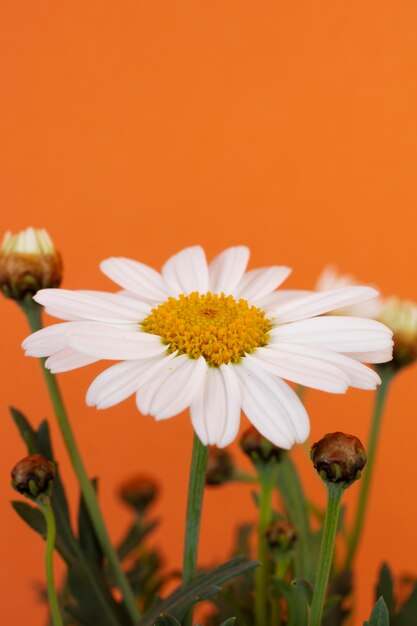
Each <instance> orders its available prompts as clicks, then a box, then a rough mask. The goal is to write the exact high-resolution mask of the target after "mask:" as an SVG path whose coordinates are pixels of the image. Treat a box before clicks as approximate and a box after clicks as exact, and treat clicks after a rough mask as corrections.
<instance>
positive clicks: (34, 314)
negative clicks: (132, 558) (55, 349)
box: [21, 301, 141, 624]
mask: <svg viewBox="0 0 417 626" xmlns="http://www.w3.org/2000/svg"><path fill="white" fill-rule="evenodd" d="M21 308H22V310H23V312H24V313H25V315H26V317H27V319H28V322H29V325H30V328H31V330H32V332H36V331H37V330H40V328H42V320H41V308H40V307H39V305H37V304H36V303H35V302H33V301H30V302H25V303H24V304H22V305H21ZM40 361H41V365H42V371H43V374H44V377H45V381H46V385H47V387H48V391H49V395H50V397H51V401H52V405H53V407H54V410H55V415H56V418H57V422H58V425H59V428H60V430H61V434H62V437H63V439H64V443H65V445H66V448H67V452H68V455H69V457H70V459H71V463H72V466H73V468H74V471H75V474H76V476H77V478H78V482H79V485H80V489H81V492H82V494H83V498H84V502H85V505H86V507H87V510H88V513H89V515H90V518H91V522H92V524H93V526H94V529H95V531H96V534H97V539H98V541H99V543H100V545H101V548H102V550H103V552H104V554H105V555H106V557H107V559H108V562H109V566H110V568H111V570H112V572H113V576H114V579H115V581H116V584H117V585H118V587H119V589H120V591H121V593H122V596H123V600H124V603H125V606H126V610H127V611H128V613H129V615H130V618H131V620H132V623H133V624H136V623H137V622H139V619H140V617H141V614H140V611H139V609H138V607H137V605H136V600H135V596H134V595H133V592H132V589H131V587H130V585H129V583H128V580H127V578H126V576H125V574H124V572H123V571H122V569H121V566H120V563H119V559H118V557H117V554H116V551H115V550H114V548H113V546H112V544H111V541H110V537H109V535H108V533H107V529H106V526H105V524H104V521H103V518H102V516H101V512H100V508H99V506H98V502H97V497H96V493H95V491H94V488H93V486H92V484H91V481H90V479H89V477H88V474H87V471H86V468H85V465H84V463H83V460H82V458H81V455H80V452H79V450H78V446H77V443H76V441H75V437H74V434H73V432H72V428H71V425H70V422H69V419H68V415H67V412H66V409H65V405H64V402H63V399H62V395H61V392H60V390H59V387H58V383H57V381H56V378H55V377H54V375H53V374H51V372H50V371H49V370H48V369H46V367H45V365H44V364H45V359H40Z"/></svg>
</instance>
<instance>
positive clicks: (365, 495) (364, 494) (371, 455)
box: [344, 367, 395, 569]
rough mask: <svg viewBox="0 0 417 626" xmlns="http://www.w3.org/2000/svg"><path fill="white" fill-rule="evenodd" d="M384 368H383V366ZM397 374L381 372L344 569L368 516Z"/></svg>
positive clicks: (346, 567) (392, 370)
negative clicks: (385, 413)
mask: <svg viewBox="0 0 417 626" xmlns="http://www.w3.org/2000/svg"><path fill="white" fill-rule="evenodd" d="M381 369H382V368H381ZM394 374H395V371H394V369H393V368H391V367H387V368H386V369H382V373H381V385H380V386H379V388H378V391H377V395H376V402H375V409H374V414H373V417H372V422H371V429H370V432H369V439H368V445H367V458H368V460H367V464H366V469H365V471H364V475H363V479H362V481H361V487H360V492H359V500H358V507H357V510H356V516H355V521H354V523H353V530H352V533H351V535H350V537H349V540H348V546H347V553H346V560H345V564H344V569H350V567H351V566H352V563H353V560H354V557H355V554H356V551H357V548H358V544H359V541H360V538H361V534H362V529H363V524H364V521H365V516H366V509H367V505H368V500H369V490H370V487H371V483H372V477H373V472H374V466H375V455H376V450H377V447H378V440H379V433H380V430H381V423H382V416H383V409H384V405H385V400H386V397H387V392H388V389H389V386H390V383H391V380H392V378H393V376H394Z"/></svg>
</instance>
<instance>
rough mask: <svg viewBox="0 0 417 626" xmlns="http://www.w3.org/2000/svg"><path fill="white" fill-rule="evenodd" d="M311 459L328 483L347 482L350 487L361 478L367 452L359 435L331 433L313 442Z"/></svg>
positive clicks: (346, 484)
mask: <svg viewBox="0 0 417 626" xmlns="http://www.w3.org/2000/svg"><path fill="white" fill-rule="evenodd" d="M310 456H311V460H312V461H313V464H314V467H315V468H316V470H317V471H318V473H319V475H320V477H321V478H322V479H323V480H324V481H325V482H328V483H345V486H346V487H348V486H349V485H350V484H351V483H353V482H354V481H355V480H357V479H358V478H360V476H361V472H362V470H363V468H364V467H365V464H366V453H365V450H364V447H363V445H362V444H361V442H360V441H359V439H358V438H357V437H354V436H353V435H345V434H344V433H340V432H337V433H330V434H328V435H325V436H324V437H323V439H320V441H318V442H317V443H315V444H313V446H312V448H311V452H310Z"/></svg>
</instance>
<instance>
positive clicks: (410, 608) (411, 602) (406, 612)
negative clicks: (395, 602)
mask: <svg viewBox="0 0 417 626" xmlns="http://www.w3.org/2000/svg"><path fill="white" fill-rule="evenodd" d="M416 616H417V584H416V585H415V586H414V589H413V591H412V592H411V594H410V596H409V597H408V599H407V601H406V602H404V604H403V605H402V607H401V608H400V610H399V611H398V614H397V615H396V616H395V619H394V620H393V626H416V624H417V617H416Z"/></svg>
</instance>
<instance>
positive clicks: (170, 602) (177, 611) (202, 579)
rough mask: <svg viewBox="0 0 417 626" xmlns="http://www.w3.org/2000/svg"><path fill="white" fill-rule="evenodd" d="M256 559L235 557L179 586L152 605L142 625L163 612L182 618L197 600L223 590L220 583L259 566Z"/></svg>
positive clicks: (199, 600) (141, 622)
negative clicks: (184, 585) (187, 583)
mask: <svg viewBox="0 0 417 626" xmlns="http://www.w3.org/2000/svg"><path fill="white" fill-rule="evenodd" d="M257 565H258V563H257V562H256V561H246V560H244V559H243V558H242V557H235V558H234V559H231V560H230V561H228V562H227V563H224V564H223V565H221V566H220V567H217V568H216V569H214V570H212V571H211V572H207V573H205V574H200V575H199V576H198V577H197V578H196V579H195V580H194V581H193V582H191V583H190V584H189V585H187V586H186V587H183V586H181V587H178V588H177V589H176V590H175V591H174V592H173V593H171V594H170V595H169V596H168V597H167V598H165V599H164V600H162V601H161V602H158V603H157V605H156V606H152V607H151V608H150V609H149V611H147V613H146V614H145V615H144V616H143V617H142V619H141V621H140V626H153V625H154V623H155V620H156V618H157V617H158V616H159V615H160V614H161V612H168V613H172V614H173V615H174V616H175V617H176V618H177V619H178V620H182V618H183V617H184V615H185V614H186V612H187V610H188V609H189V608H190V607H191V606H193V605H194V604H195V603H196V602H201V601H203V600H207V599H208V598H211V597H212V596H213V595H215V594H216V593H218V592H219V591H220V590H221V587H220V585H222V584H223V583H225V582H226V581H228V580H230V579H231V578H235V577H236V576H239V575H240V574H244V573H245V572H247V571H249V570H251V569H253V568H255V567H257Z"/></svg>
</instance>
